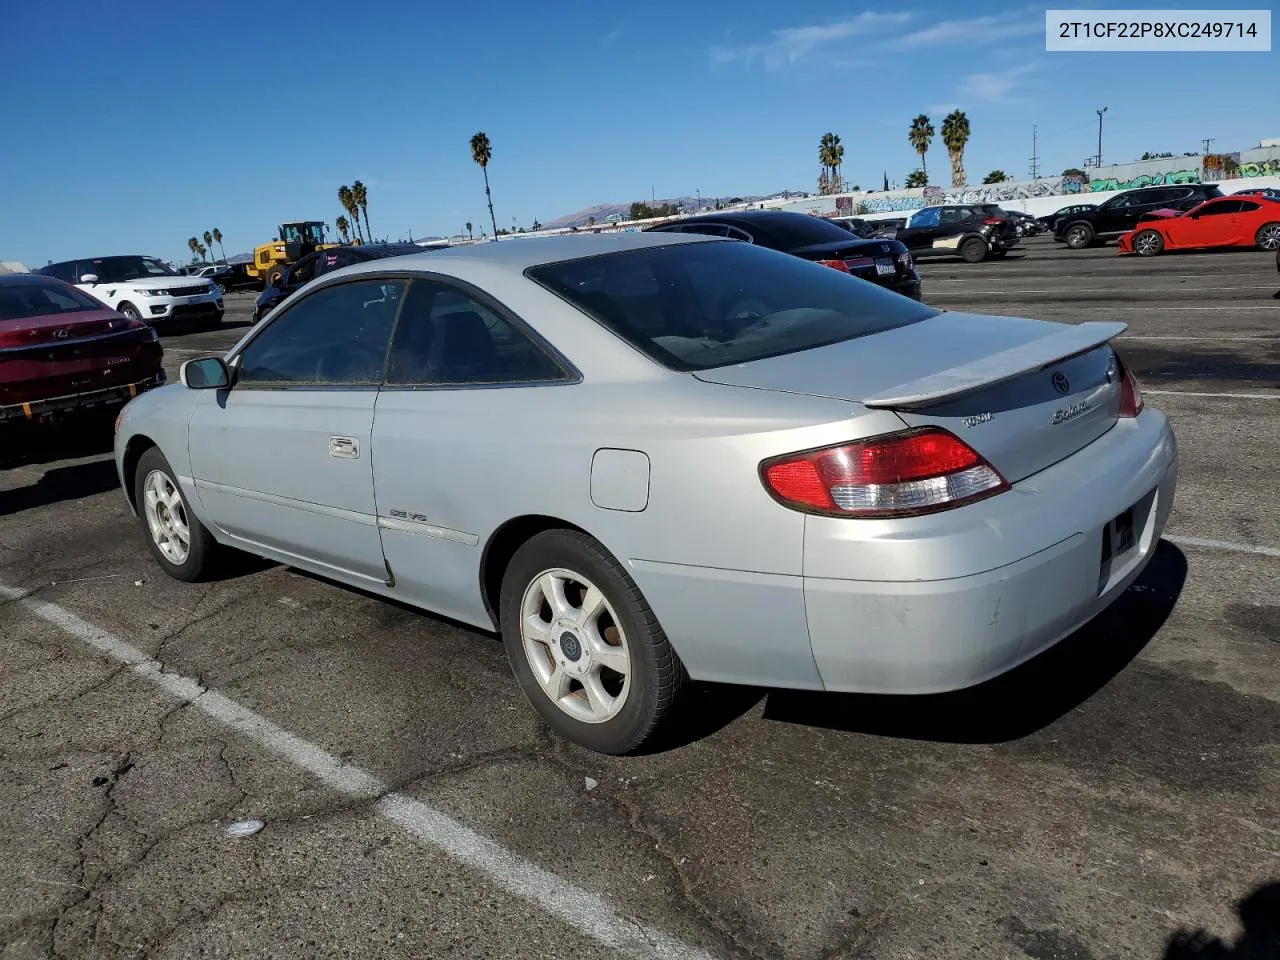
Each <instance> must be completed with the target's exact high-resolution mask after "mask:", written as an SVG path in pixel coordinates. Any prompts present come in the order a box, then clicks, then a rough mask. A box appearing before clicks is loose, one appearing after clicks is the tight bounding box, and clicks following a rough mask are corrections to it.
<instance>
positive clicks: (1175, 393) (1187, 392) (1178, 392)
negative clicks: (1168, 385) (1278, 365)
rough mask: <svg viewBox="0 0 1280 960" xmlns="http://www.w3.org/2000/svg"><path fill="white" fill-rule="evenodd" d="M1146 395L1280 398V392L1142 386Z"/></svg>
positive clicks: (1243, 398) (1238, 398)
mask: <svg viewBox="0 0 1280 960" xmlns="http://www.w3.org/2000/svg"><path fill="white" fill-rule="evenodd" d="M1142 393H1143V395H1144V396H1146V395H1147V394H1150V395H1151V396H1153V397H1226V398H1228V399H1230V400H1280V392H1277V393H1201V392H1199V391H1196V390H1148V389H1147V388H1146V387H1143V388H1142Z"/></svg>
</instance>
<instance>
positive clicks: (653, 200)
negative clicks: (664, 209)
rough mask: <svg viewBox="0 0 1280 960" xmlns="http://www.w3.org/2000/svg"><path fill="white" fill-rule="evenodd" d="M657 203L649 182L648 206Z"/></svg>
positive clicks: (654, 205) (653, 205)
mask: <svg viewBox="0 0 1280 960" xmlns="http://www.w3.org/2000/svg"><path fill="white" fill-rule="evenodd" d="M657 205H658V198H657V197H656V196H654V193H653V184H652V183H651V184H649V206H651V207H656V206H657Z"/></svg>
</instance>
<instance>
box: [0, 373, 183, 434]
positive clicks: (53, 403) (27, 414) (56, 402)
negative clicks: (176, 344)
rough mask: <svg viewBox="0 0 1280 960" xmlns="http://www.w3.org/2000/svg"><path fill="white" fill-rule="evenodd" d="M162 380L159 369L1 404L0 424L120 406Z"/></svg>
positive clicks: (35, 421) (5, 424) (18, 423)
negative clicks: (100, 385)
mask: <svg viewBox="0 0 1280 960" xmlns="http://www.w3.org/2000/svg"><path fill="white" fill-rule="evenodd" d="M164 383H165V372H164V370H163V369H162V370H159V371H157V372H156V374H155V375H154V376H150V377H147V378H146V379H144V380H138V381H135V382H133V383H122V384H116V385H115V386H111V387H105V388H103V389H101V390H87V391H85V392H83V393H72V394H67V395H65V396H60V397H46V398H43V399H40V400H32V401H29V402H27V403H14V404H10V405H8V406H0V426H2V427H9V426H18V425H22V424H27V423H43V422H45V421H47V420H51V419H55V418H57V417H59V416H64V415H66V414H70V413H79V412H87V411H91V410H106V409H112V408H115V407H122V406H124V405H125V404H126V403H128V402H129V401H130V400H132V399H133V398H134V397H136V396H137V395H138V394H140V393H145V392H146V391H148V390H153V389H155V388H156V387H160V386H163V385H164Z"/></svg>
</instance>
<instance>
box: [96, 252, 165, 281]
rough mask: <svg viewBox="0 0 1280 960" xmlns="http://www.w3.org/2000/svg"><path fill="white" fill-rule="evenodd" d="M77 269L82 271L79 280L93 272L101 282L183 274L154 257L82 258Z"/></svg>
mask: <svg viewBox="0 0 1280 960" xmlns="http://www.w3.org/2000/svg"><path fill="white" fill-rule="evenodd" d="M77 269H78V270H79V273H80V276H78V277H76V280H77V281H79V279H80V277H83V276H84V275H85V274H86V273H92V274H94V275H95V276H97V278H98V282H99V283H124V282H126V281H129V280H146V279H149V278H151V277H180V276H182V274H180V273H178V271H176V270H171V269H169V267H168V266H166V265H165V264H164V263H162V262H160V261H159V260H157V259H155V258H154V257H99V258H98V259H96V260H81V261H80V263H79V266H78V268H77Z"/></svg>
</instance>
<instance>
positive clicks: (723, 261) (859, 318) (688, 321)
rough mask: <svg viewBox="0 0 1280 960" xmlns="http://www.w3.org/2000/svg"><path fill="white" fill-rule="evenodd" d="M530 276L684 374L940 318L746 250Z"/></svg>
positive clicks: (572, 264) (603, 261)
mask: <svg viewBox="0 0 1280 960" xmlns="http://www.w3.org/2000/svg"><path fill="white" fill-rule="evenodd" d="M834 229H839V228H838V227H836V228H834ZM526 273H527V275H528V276H529V277H530V278H531V279H532V280H534V281H536V282H537V283H540V284H541V285H542V286H544V287H546V288H547V289H549V290H551V291H552V292H553V293H556V294H558V295H559V296H561V297H563V298H564V299H565V300H567V301H568V302H569V303H571V304H573V305H574V306H576V307H578V308H579V309H581V310H583V311H584V312H585V313H587V314H588V315H590V316H591V317H594V318H595V319H596V320H597V321H598V322H600V323H601V324H603V325H604V326H605V327H607V328H608V329H610V330H611V331H613V332H614V333H615V334H617V335H618V336H619V337H621V338H622V339H623V340H625V341H627V342H628V343H629V344H631V345H632V346H633V347H635V348H636V349H637V350H639V351H640V352H642V353H644V354H646V355H648V356H649V357H652V358H653V359H654V360H656V361H657V362H659V363H661V364H663V365H664V366H666V367H668V368H670V369H672V370H682V371H689V370H705V369H710V368H712V367H721V366H726V365H728V364H733V363H748V362H750V361H752V360H760V359H764V358H765V357H774V356H779V355H781V354H786V353H795V352H798V351H800V350H809V349H812V348H814V347H820V346H824V345H826V344H831V343H838V342H840V341H844V340H852V339H855V338H857V337H863V336H867V335H869V334H873V333H878V332H880V331H882V330H889V329H892V328H894V327H900V326H904V325H906V324H908V323H915V322H916V321H919V320H924V319H927V318H929V317H933V316H937V314H938V311H937V310H934V309H933V308H931V307H927V306H924V305H923V304H920V303H917V302H916V301H914V300H910V299H908V298H906V297H903V296H900V295H899V294H896V293H893V292H891V291H888V290H885V289H883V288H881V287H878V286H876V285H875V284H871V283H866V282H865V281H862V280H858V279H856V278H854V277H850V276H847V275H845V274H842V273H838V272H836V271H835V270H832V269H830V268H829V267H824V266H820V265H819V264H816V263H811V262H809V261H807V260H803V259H801V258H800V257H794V256H791V255H789V254H785V253H778V252H776V251H773V250H769V249H766V248H763V247H760V246H755V245H749V244H745V243H690V244H679V245H674V246H669V247H650V248H645V249H637V250H628V251H626V252H623V253H611V254H605V255H602V256H597V257H586V258H583V259H579V260H566V261H562V262H559V263H548V264H542V265H540V266H537V267H532V268H530V269H529V270H528V271H526Z"/></svg>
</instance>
